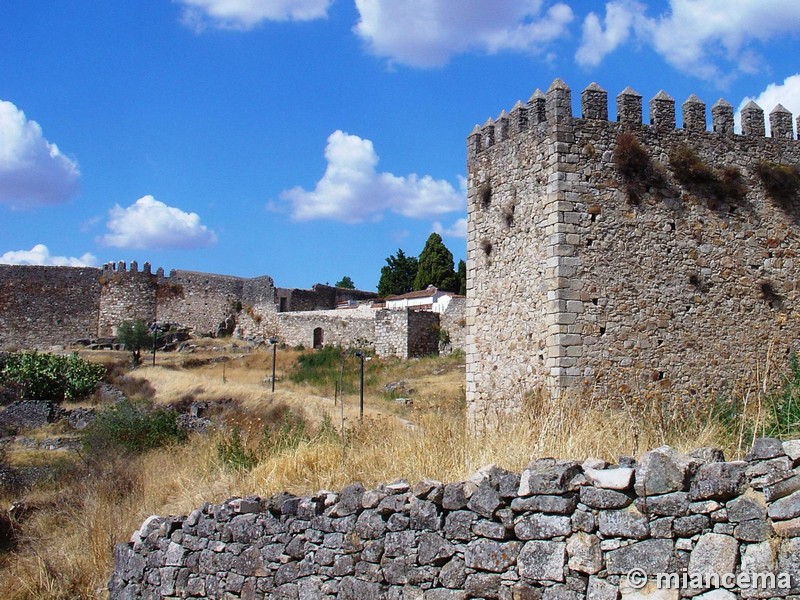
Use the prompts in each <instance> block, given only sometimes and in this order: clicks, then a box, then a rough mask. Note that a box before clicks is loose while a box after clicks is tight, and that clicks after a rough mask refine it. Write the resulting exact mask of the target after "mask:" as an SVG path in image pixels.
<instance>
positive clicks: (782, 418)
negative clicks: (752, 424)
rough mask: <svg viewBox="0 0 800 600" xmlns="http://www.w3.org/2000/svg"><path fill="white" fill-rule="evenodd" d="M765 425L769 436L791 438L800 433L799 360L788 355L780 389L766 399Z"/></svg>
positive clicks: (792, 355)
mask: <svg viewBox="0 0 800 600" xmlns="http://www.w3.org/2000/svg"><path fill="white" fill-rule="evenodd" d="M767 419H768V421H767V426H766V428H765V431H764V433H765V434H766V435H768V436H771V437H781V438H791V437H797V436H798V435H800V361H798V358H797V355H796V354H795V353H794V352H793V353H792V354H790V355H789V373H788V375H787V377H786V379H785V381H784V383H783V387H782V388H781V390H780V391H778V392H776V393H774V394H772V395H771V396H770V397H769V398H768V399H767Z"/></svg>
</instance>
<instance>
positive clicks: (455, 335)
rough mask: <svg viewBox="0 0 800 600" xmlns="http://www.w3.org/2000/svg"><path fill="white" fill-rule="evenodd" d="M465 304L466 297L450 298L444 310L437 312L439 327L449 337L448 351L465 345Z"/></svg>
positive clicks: (462, 348)
mask: <svg viewBox="0 0 800 600" xmlns="http://www.w3.org/2000/svg"><path fill="white" fill-rule="evenodd" d="M466 304H467V299H466V298H461V297H459V298H452V299H451V300H450V303H449V304H448V305H447V308H446V309H445V311H444V312H443V313H439V327H441V328H442V329H443V330H444V331H446V332H447V335H448V336H449V337H450V343H449V352H452V351H453V350H464V348H465V346H466V341H467V321H466V319H465V318H464V315H465V311H466ZM440 348H441V346H440Z"/></svg>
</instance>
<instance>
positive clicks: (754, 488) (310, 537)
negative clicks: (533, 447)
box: [109, 438, 800, 600]
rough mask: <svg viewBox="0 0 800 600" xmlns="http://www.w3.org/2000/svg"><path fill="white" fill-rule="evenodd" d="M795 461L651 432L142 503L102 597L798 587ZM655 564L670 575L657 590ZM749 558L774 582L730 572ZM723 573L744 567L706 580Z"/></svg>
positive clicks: (372, 596)
mask: <svg viewBox="0 0 800 600" xmlns="http://www.w3.org/2000/svg"><path fill="white" fill-rule="evenodd" d="M798 464H800V441H789V442H781V441H779V440H776V439H772V438H759V439H757V440H756V442H755V444H754V446H753V448H752V449H751V451H750V453H749V454H748V456H747V457H746V458H745V460H744V461H731V462H725V461H724V458H723V456H722V453H721V452H720V451H719V450H716V449H712V448H701V449H698V450H695V451H693V452H690V453H689V454H686V455H684V454H680V453H678V452H676V451H675V450H674V449H672V448H670V447H668V446H663V447H660V448H657V449H655V450H652V451H650V452H647V453H645V454H644V455H643V456H642V457H641V458H640V459H639V460H638V462H637V461H634V460H633V459H631V458H622V459H620V461H619V464H617V465H607V464H606V463H605V462H603V461H600V460H597V459H594V460H587V461H585V462H584V463H583V464H581V463H578V462H574V461H560V460H554V459H539V460H536V461H534V462H532V463H531V464H530V465H529V466H528V468H527V469H525V470H524V471H523V472H522V473H521V474H516V473H511V472H508V471H505V470H503V469H501V468H498V467H495V466H493V465H492V466H487V467H484V468H482V469H480V470H479V471H478V472H477V473H475V474H474V475H473V476H472V477H470V479H469V480H468V481H465V482H458V483H448V484H443V483H441V482H438V481H422V482H419V483H417V484H416V485H413V486H412V485H409V484H408V483H407V482H405V481H398V482H395V483H393V484H389V485H381V486H378V487H377V488H376V489H371V490H365V489H364V487H363V486H361V485H360V484H352V485H349V486H347V487H346V488H344V489H343V490H341V491H340V492H338V493H335V492H331V491H320V492H318V493H317V494H315V495H313V496H309V497H295V496H292V495H290V494H285V493H283V494H278V495H275V496H273V497H271V498H268V499H261V498H258V497H249V498H233V499H230V500H228V501H226V502H224V503H223V504H219V505H211V504H206V505H205V506H203V507H202V508H199V509H197V510H195V511H193V512H192V513H191V514H190V515H188V516H178V517H158V516H152V517H149V518H148V519H147V520H146V521H145V522H144V523H143V524H142V526H141V528H140V529H139V530H138V531H137V532H135V533H134V534H133V536H132V538H131V542H130V543H124V544H118V545H117V546H116V547H115V550H114V556H115V569H114V573H113V576H112V577H111V580H110V582H109V589H110V592H111V595H110V597H111V598H112V599H121V598H125V599H136V598H154V599H155V598H187V597H204V598H247V599H253V598H274V599H281V598H283V599H292V600H300V599H302V600H304V599H329V600H333V599H337V598H338V599H341V600H345V599H347V600H381V599H387V600H389V599H392V600H394V599H396V600H401V599H402V600H407V599H414V600H462V599H466V598H487V599H490V598H491V599H503V600H511V599H524V600H528V599H532V600H579V599H581V598H593V599H596V600H618V599H619V598H620V597H621V598H622V599H623V600H624V599H626V598H628V599H630V600H633V599H639V598H653V599H675V600H677V599H678V598H679V597H684V598H685V597H696V598H700V599H704V600H716V599H722V600H727V599H734V598H797V597H798V595H800V469H799V468H798ZM634 569H638V570H640V572H641V573H644V574H645V575H647V576H648V577H649V580H648V581H647V582H644V583H646V584H647V585H646V587H645V589H643V590H639V589H636V583H637V581H636V580H635V579H633V577H631V578H630V579H629V577H628V574H630V573H631V572H632V570H634ZM640 572H639V571H637V573H636V574H639V573H640ZM659 573H666V574H675V577H676V578H679V579H677V581H678V583H681V582H682V581H683V582H684V583H685V585H683V587H682V588H680V589H678V588H674V589H666V590H664V589H662V590H656V589H655V588H656V579H655V578H656V577H657V575H658V574H659ZM755 573H759V574H761V573H773V574H774V575H775V578H774V583H775V585H774V587H771V588H770V587H764V586H762V588H761V589H745V588H747V583H746V578H748V577H750V578H751V580H752V579H753V577H751V575H750V574H755ZM682 574H685V581H684V580H682V579H680V577H682V576H683V575H682ZM726 574H732V575H734V576H737V578H736V579H735V580H734V581H737V582H744V583H742V584H741V587H736V585H734V586H733V587H731V588H729V589H717V590H714V591H710V590H709V588H708V586H707V585H706V584H709V583H710V585H712V586H713V585H714V581H715V580H714V577H715V576H716V577H717V578H718V579H719V580H721V581H723V582H725V581H726V580H725V579H724V576H725V575H726ZM765 582H766V583H769V581H768V580H765ZM762 583H764V581H762Z"/></svg>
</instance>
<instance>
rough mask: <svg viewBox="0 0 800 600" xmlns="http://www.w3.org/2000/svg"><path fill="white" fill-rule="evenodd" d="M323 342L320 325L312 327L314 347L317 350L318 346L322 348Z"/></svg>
mask: <svg viewBox="0 0 800 600" xmlns="http://www.w3.org/2000/svg"><path fill="white" fill-rule="evenodd" d="M323 343H324V339H323V332H322V327H317V328H315V329H314V349H315V350H318V349H319V348H322V344H323Z"/></svg>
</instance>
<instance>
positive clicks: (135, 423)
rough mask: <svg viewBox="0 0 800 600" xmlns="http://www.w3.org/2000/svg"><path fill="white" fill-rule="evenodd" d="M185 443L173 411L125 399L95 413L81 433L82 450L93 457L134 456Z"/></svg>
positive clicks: (184, 436) (141, 401)
mask: <svg viewBox="0 0 800 600" xmlns="http://www.w3.org/2000/svg"><path fill="white" fill-rule="evenodd" d="M185 440H186V433H185V432H184V431H182V430H181V429H180V428H179V427H178V418H177V414H176V413H175V412H174V411H173V410H170V409H168V408H153V407H152V405H151V404H150V403H149V402H146V401H143V400H139V401H131V400H127V399H126V400H123V401H121V402H117V403H116V404H114V405H112V406H108V407H106V408H104V409H103V410H101V411H99V412H98V413H97V415H96V416H95V419H94V421H93V422H92V424H91V425H90V426H89V427H87V428H86V429H85V430H84V433H83V448H84V450H85V451H86V452H87V453H88V454H89V455H90V456H92V457H93V458H102V457H107V456H109V455H113V454H120V453H123V454H129V453H133V454H136V453H140V452H144V451H146V450H152V449H154V448H159V447H161V446H166V445H169V444H174V443H178V442H183V441H185Z"/></svg>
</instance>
